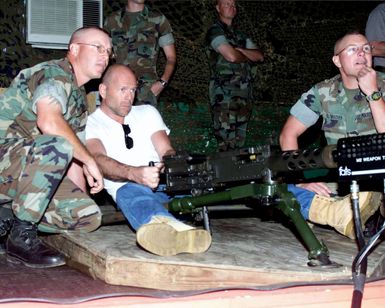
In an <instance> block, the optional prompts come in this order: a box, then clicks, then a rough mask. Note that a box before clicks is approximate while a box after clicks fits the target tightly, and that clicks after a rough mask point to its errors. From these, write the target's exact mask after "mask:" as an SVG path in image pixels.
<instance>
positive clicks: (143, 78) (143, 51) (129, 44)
mask: <svg viewBox="0 0 385 308" xmlns="http://www.w3.org/2000/svg"><path fill="white" fill-rule="evenodd" d="M144 3H145V0H128V1H127V6H126V8H125V9H124V10H121V11H118V12H115V13H113V14H112V15H110V16H108V17H107V19H106V20H105V23H104V28H105V29H106V30H107V31H108V32H110V34H111V37H112V44H113V46H114V52H115V56H116V63H120V64H125V65H127V66H129V67H130V69H131V70H133V71H134V73H135V75H136V76H137V78H138V90H137V95H136V98H135V102H134V104H135V105H143V104H150V105H153V106H157V97H158V96H159V94H160V93H161V92H162V90H163V89H164V88H165V87H166V86H167V85H168V82H169V80H170V78H171V75H172V74H173V72H174V69H175V65H176V51H175V44H174V37H173V35H172V29H171V26H170V23H169V22H168V20H167V18H166V17H165V16H164V15H163V14H162V13H160V12H159V11H156V10H153V9H151V8H149V7H148V6H146V5H145V4H144ZM159 48H162V49H163V51H164V53H165V55H166V66H165V69H164V72H163V74H162V75H161V77H160V78H159V77H158V73H157V71H156V65H157V60H158V55H159Z"/></svg>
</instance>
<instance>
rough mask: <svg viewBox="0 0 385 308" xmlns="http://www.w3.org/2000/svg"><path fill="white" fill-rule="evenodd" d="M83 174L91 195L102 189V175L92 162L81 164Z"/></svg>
mask: <svg viewBox="0 0 385 308" xmlns="http://www.w3.org/2000/svg"><path fill="white" fill-rule="evenodd" d="M83 172H84V175H85V177H86V179H87V183H88V185H89V186H90V188H91V189H90V193H91V194H96V193H98V192H100V191H101V190H102V189H103V188H104V184H103V175H102V173H101V172H100V170H99V168H98V165H97V164H96V162H95V161H94V160H90V161H89V162H87V163H84V164H83Z"/></svg>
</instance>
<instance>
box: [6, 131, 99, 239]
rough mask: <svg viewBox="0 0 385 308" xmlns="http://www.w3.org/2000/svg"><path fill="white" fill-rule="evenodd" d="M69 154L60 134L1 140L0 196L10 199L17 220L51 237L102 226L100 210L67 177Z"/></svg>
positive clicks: (67, 145)
mask: <svg viewBox="0 0 385 308" xmlns="http://www.w3.org/2000/svg"><path fill="white" fill-rule="evenodd" d="M72 152H73V148H72V145H71V144H70V143H69V142H68V141H67V140H66V139H64V138H62V137H58V136H48V135H41V136H38V137H36V138H35V139H33V140H31V139H17V138H9V139H0V154H1V155H0V157H1V158H0V172H1V173H0V174H1V176H0V195H1V194H4V195H6V196H8V197H9V198H11V199H12V210H13V212H14V214H15V216H16V217H17V218H19V219H20V220H25V221H30V222H33V223H36V224H37V225H38V230H39V231H43V232H50V233H60V232H67V231H84V232H90V231H93V230H95V229H97V228H98V227H99V226H100V223H101V213H100V209H99V207H98V206H97V205H96V204H95V202H94V201H93V200H92V199H91V198H90V197H89V196H88V195H87V194H86V193H84V192H83V191H81V190H80V189H79V188H78V187H77V186H76V185H75V184H74V183H73V182H72V181H71V180H70V179H69V178H68V177H66V171H67V169H68V166H69V164H70V162H71V161H72Z"/></svg>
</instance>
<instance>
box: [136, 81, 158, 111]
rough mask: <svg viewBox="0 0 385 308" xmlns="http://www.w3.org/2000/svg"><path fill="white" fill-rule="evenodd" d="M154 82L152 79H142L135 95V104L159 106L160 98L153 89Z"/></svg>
mask: <svg viewBox="0 0 385 308" xmlns="http://www.w3.org/2000/svg"><path fill="white" fill-rule="evenodd" d="M151 85H152V82H150V81H141V82H140V85H139V86H138V89H137V91H136V95H135V101H134V105H135V106H139V105H152V106H154V107H157V105H158V100H157V97H156V96H155V95H154V93H152V91H151Z"/></svg>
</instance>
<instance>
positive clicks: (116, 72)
mask: <svg viewBox="0 0 385 308" xmlns="http://www.w3.org/2000/svg"><path fill="white" fill-rule="evenodd" d="M125 75H127V77H129V78H132V79H134V80H136V76H135V74H134V72H133V71H132V70H131V69H129V68H128V67H127V66H126V65H123V64H113V65H111V66H110V67H109V68H108V69H107V70H106V72H105V73H104V75H103V79H102V83H103V84H105V85H107V86H108V85H110V84H112V83H114V81H115V80H116V79H117V78H118V77H119V76H125Z"/></svg>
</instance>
